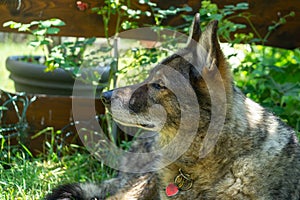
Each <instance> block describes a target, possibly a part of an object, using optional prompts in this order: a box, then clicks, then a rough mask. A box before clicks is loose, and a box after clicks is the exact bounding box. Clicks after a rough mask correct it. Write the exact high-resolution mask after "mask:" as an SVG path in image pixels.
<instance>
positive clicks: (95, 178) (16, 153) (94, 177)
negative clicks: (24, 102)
mask: <svg viewBox="0 0 300 200" xmlns="http://www.w3.org/2000/svg"><path fill="white" fill-rule="evenodd" d="M0 49H1V57H0V83H1V84H0V89H2V90H5V91H10V92H14V85H13V82H12V81H11V80H9V72H8V71H7V70H6V68H5V60H6V58H7V57H8V56H11V55H24V54H39V55H41V54H42V52H41V51H34V49H32V48H30V47H28V46H27V44H26V42H21V43H14V42H11V41H8V42H5V43H0ZM0 125H1V121H0ZM0 142H1V145H0V199H1V200H12V199H17V200H31V199H32V200H35V199H42V198H43V197H44V195H45V194H47V193H48V192H49V191H50V189H52V188H53V187H55V186H56V185H59V184H62V183H68V182H100V181H101V180H103V179H107V178H110V176H111V174H113V171H112V170H111V169H109V168H107V167H105V166H103V164H101V163H100V162H99V161H98V160H96V159H94V158H93V157H92V156H91V155H90V153H89V152H87V151H86V150H84V149H82V148H81V147H69V148H73V150H72V152H75V153H72V154H70V153H66V154H65V155H64V156H63V157H61V158H57V156H56V155H55V154H54V153H52V154H48V155H41V156H38V157H32V156H30V154H28V153H26V150H24V149H22V148H20V147H18V148H14V147H11V146H10V145H9V141H8V140H4V139H3V138H2V137H1V132H0ZM50 152H51V151H50Z"/></svg>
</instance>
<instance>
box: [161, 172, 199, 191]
mask: <svg viewBox="0 0 300 200" xmlns="http://www.w3.org/2000/svg"><path fill="white" fill-rule="evenodd" d="M190 177H191V175H190V174H186V173H184V172H183V171H182V170H181V168H180V169H179V174H178V175H177V176H176V177H175V178H174V183H170V184H169V185H168V186H167V187H166V195H167V196H168V197H172V196H175V195H177V194H178V192H179V191H187V190H189V189H191V188H192V186H193V180H192V179H191V178H190Z"/></svg>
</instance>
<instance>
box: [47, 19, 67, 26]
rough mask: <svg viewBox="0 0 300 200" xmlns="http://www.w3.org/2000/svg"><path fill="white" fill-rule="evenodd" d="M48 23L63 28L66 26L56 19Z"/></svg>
mask: <svg viewBox="0 0 300 200" xmlns="http://www.w3.org/2000/svg"><path fill="white" fill-rule="evenodd" d="M50 22H51V24H52V26H65V25H66V23H65V22H64V21H62V20H61V19H58V18H53V19H50Z"/></svg>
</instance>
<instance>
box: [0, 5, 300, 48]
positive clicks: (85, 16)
mask: <svg viewBox="0 0 300 200" xmlns="http://www.w3.org/2000/svg"><path fill="white" fill-rule="evenodd" d="M152 1H153V2H156V3H158V6H159V7H160V8H164V9H166V8H168V7H170V6H177V7H182V6H183V5H189V6H190V7H192V8H193V11H192V12H190V13H189V14H193V13H195V12H198V10H199V9H200V7H201V1H200V0H172V1H163V0H152ZM212 1H213V2H215V3H217V4H218V5H219V7H222V6H224V5H228V4H236V3H238V2H248V3H249V12H250V13H252V14H253V17H252V21H253V24H254V25H255V27H256V28H257V29H258V32H259V33H260V34H261V35H265V33H266V32H267V27H268V26H269V25H270V24H272V21H278V19H279V17H280V16H284V15H285V14H287V13H289V12H290V11H294V12H295V14H296V15H295V17H291V18H289V19H288V22H287V24H285V25H283V26H281V27H279V28H278V29H277V30H276V31H275V32H274V33H272V34H271V36H270V38H269V40H268V43H267V44H268V45H271V46H276V47H283V48H287V49H293V48H296V47H299V46H300V37H299V33H300V20H299V19H300V1H298V0H286V1H279V0H266V1H262V0H212ZM82 2H84V3H87V5H88V9H85V10H80V9H78V7H77V1H76V0H0V13H1V14H0V16H1V17H0V24H3V22H5V21H9V20H15V21H21V22H29V21H32V20H43V19H48V18H53V17H57V18H61V19H62V20H64V21H65V22H66V23H67V26H66V27H64V28H62V31H61V33H60V34H61V35H65V36H85V37H91V36H97V37H103V36H104V30H103V23H102V19H101V17H100V16H99V15H97V14H95V13H92V12H91V10H90V8H92V7H97V6H101V5H102V4H103V0H84V1H82ZM132 5H133V6H134V7H136V8H140V9H142V10H145V9H147V7H145V5H140V4H139V3H138V0H133V1H132ZM151 20H152V19H150V18H147V17H142V18H141V19H140V20H139V21H138V22H139V23H140V24H144V23H148V24H154V23H153V21H151ZM235 21H236V22H242V23H244V22H245V20H243V19H235ZM114 22H115V19H112V23H114ZM182 22H183V21H182V19H181V17H180V16H179V15H176V16H171V17H169V18H168V19H166V20H165V21H164V24H168V25H172V26H175V25H178V24H180V23H182ZM246 24H247V23H246ZM0 31H4V32H5V31H9V32H11V31H12V30H10V29H8V28H4V27H2V26H0ZM244 31H245V32H249V31H250V26H247V28H246V29H245V30H244ZM110 34H113V32H110Z"/></svg>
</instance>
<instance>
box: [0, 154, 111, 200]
mask: <svg viewBox="0 0 300 200" xmlns="http://www.w3.org/2000/svg"><path fill="white" fill-rule="evenodd" d="M1 154H2V155H4V152H3V151H2V152H1ZM11 159H12V160H11V161H10V164H7V165H5V163H4V162H1V165H0V199H3V200H11V199H18V200H19V199H20V200H21V199H22V200H35V199H42V198H43V197H44V195H45V194H46V193H47V192H49V191H50V189H51V188H53V187H55V186H56V185H59V184H63V183H68V182H100V181H101V180H103V179H107V178H110V177H111V176H110V175H109V174H113V171H112V170H111V169H109V168H106V167H105V166H103V165H102V164H101V163H100V162H99V161H98V160H95V159H93V158H92V157H91V155H90V154H89V153H88V152H84V151H83V152H80V153H79V152H77V153H74V154H72V155H68V156H64V157H63V158H61V159H60V160H58V159H56V158H55V156H53V157H52V158H50V157H48V158H45V157H36V158H31V159H28V158H26V156H25V154H24V153H21V152H18V153H17V154H15V155H13V157H12V158H11Z"/></svg>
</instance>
